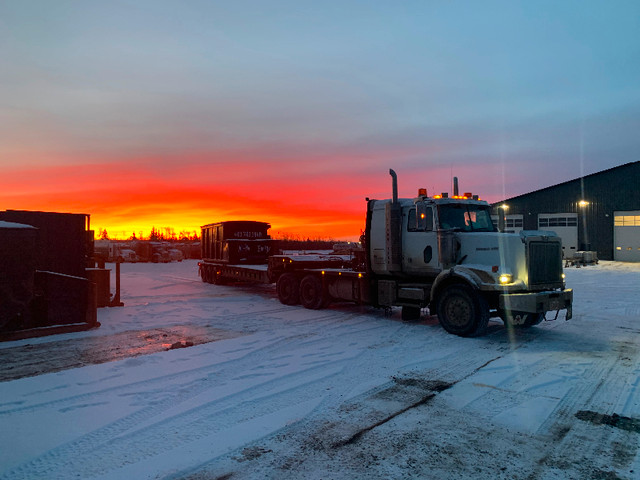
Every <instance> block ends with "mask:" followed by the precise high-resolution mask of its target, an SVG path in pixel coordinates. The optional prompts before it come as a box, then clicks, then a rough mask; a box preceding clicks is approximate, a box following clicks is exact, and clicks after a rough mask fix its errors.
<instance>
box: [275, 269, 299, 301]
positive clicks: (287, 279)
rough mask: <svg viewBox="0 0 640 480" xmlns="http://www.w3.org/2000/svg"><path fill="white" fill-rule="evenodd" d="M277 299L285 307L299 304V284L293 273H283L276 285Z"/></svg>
mask: <svg viewBox="0 0 640 480" xmlns="http://www.w3.org/2000/svg"><path fill="white" fill-rule="evenodd" d="M276 290H277V292H278V299H279V300H280V302H281V303H283V304H285V305H297V304H298V303H300V284H299V283H298V278H297V277H296V276H295V275H294V274H293V273H283V274H282V275H280V278H278V282H277V283H276Z"/></svg>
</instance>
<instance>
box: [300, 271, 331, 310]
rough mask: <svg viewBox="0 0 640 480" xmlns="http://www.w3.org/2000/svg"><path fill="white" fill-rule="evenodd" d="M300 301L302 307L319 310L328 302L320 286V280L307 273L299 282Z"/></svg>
mask: <svg viewBox="0 0 640 480" xmlns="http://www.w3.org/2000/svg"><path fill="white" fill-rule="evenodd" d="M300 303H302V306H303V307H304V308H310V309H312V310H319V309H320V308H324V307H326V306H327V305H328V304H329V297H328V295H327V293H326V292H325V291H324V288H323V287H322V280H320V279H319V278H318V277H316V276H315V275H307V276H306V277H304V278H303V279H302V281H301V282H300Z"/></svg>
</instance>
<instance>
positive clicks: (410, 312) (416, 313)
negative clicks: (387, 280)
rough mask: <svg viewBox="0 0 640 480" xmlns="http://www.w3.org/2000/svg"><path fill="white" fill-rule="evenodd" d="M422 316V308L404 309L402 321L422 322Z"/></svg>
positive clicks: (405, 307)
mask: <svg viewBox="0 0 640 480" xmlns="http://www.w3.org/2000/svg"><path fill="white" fill-rule="evenodd" d="M421 314H422V310H421V309H420V307H408V306H406V305H405V306H404V307H402V320H407V321H415V320H420V315H421Z"/></svg>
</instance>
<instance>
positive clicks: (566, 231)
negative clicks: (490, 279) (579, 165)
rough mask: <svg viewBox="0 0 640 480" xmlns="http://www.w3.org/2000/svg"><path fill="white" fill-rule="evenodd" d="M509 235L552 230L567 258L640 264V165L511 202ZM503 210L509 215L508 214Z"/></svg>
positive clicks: (498, 209)
mask: <svg viewBox="0 0 640 480" xmlns="http://www.w3.org/2000/svg"><path fill="white" fill-rule="evenodd" d="M492 207H493V212H492V213H493V214H494V218H495V219H497V218H498V215H499V214H501V213H502V211H504V215H505V219H506V231H510V232H516V233H517V232H519V231H521V230H551V231H554V232H556V234H558V235H559V236H560V237H562V243H563V250H564V255H565V258H571V257H572V256H573V254H574V253H575V252H577V251H595V252H597V256H598V258H599V259H601V260H618V261H623V262H640V161H637V162H631V163H626V164H624V165H620V166H618V167H614V168H610V169H608V170H603V171H601V172H597V173H593V174H591V175H586V176H584V177H581V178H576V179H575V180H570V181H568V182H564V183H560V184H558V185H553V186H551V187H547V188H543V189H541V190H536V191H534V192H531V193H526V194H524V195H519V196H517V197H513V198H507V199H505V200H503V201H501V202H497V203H495V204H493V205H492ZM503 208H504V210H503Z"/></svg>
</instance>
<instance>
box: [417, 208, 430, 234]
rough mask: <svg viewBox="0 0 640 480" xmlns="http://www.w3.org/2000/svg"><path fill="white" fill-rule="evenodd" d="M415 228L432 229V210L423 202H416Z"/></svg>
mask: <svg viewBox="0 0 640 480" xmlns="http://www.w3.org/2000/svg"><path fill="white" fill-rule="evenodd" d="M416 230H418V231H420V232H430V231H431V230H433V210H432V209H431V207H428V206H427V205H426V204H425V203H424V202H418V203H417V204H416Z"/></svg>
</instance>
